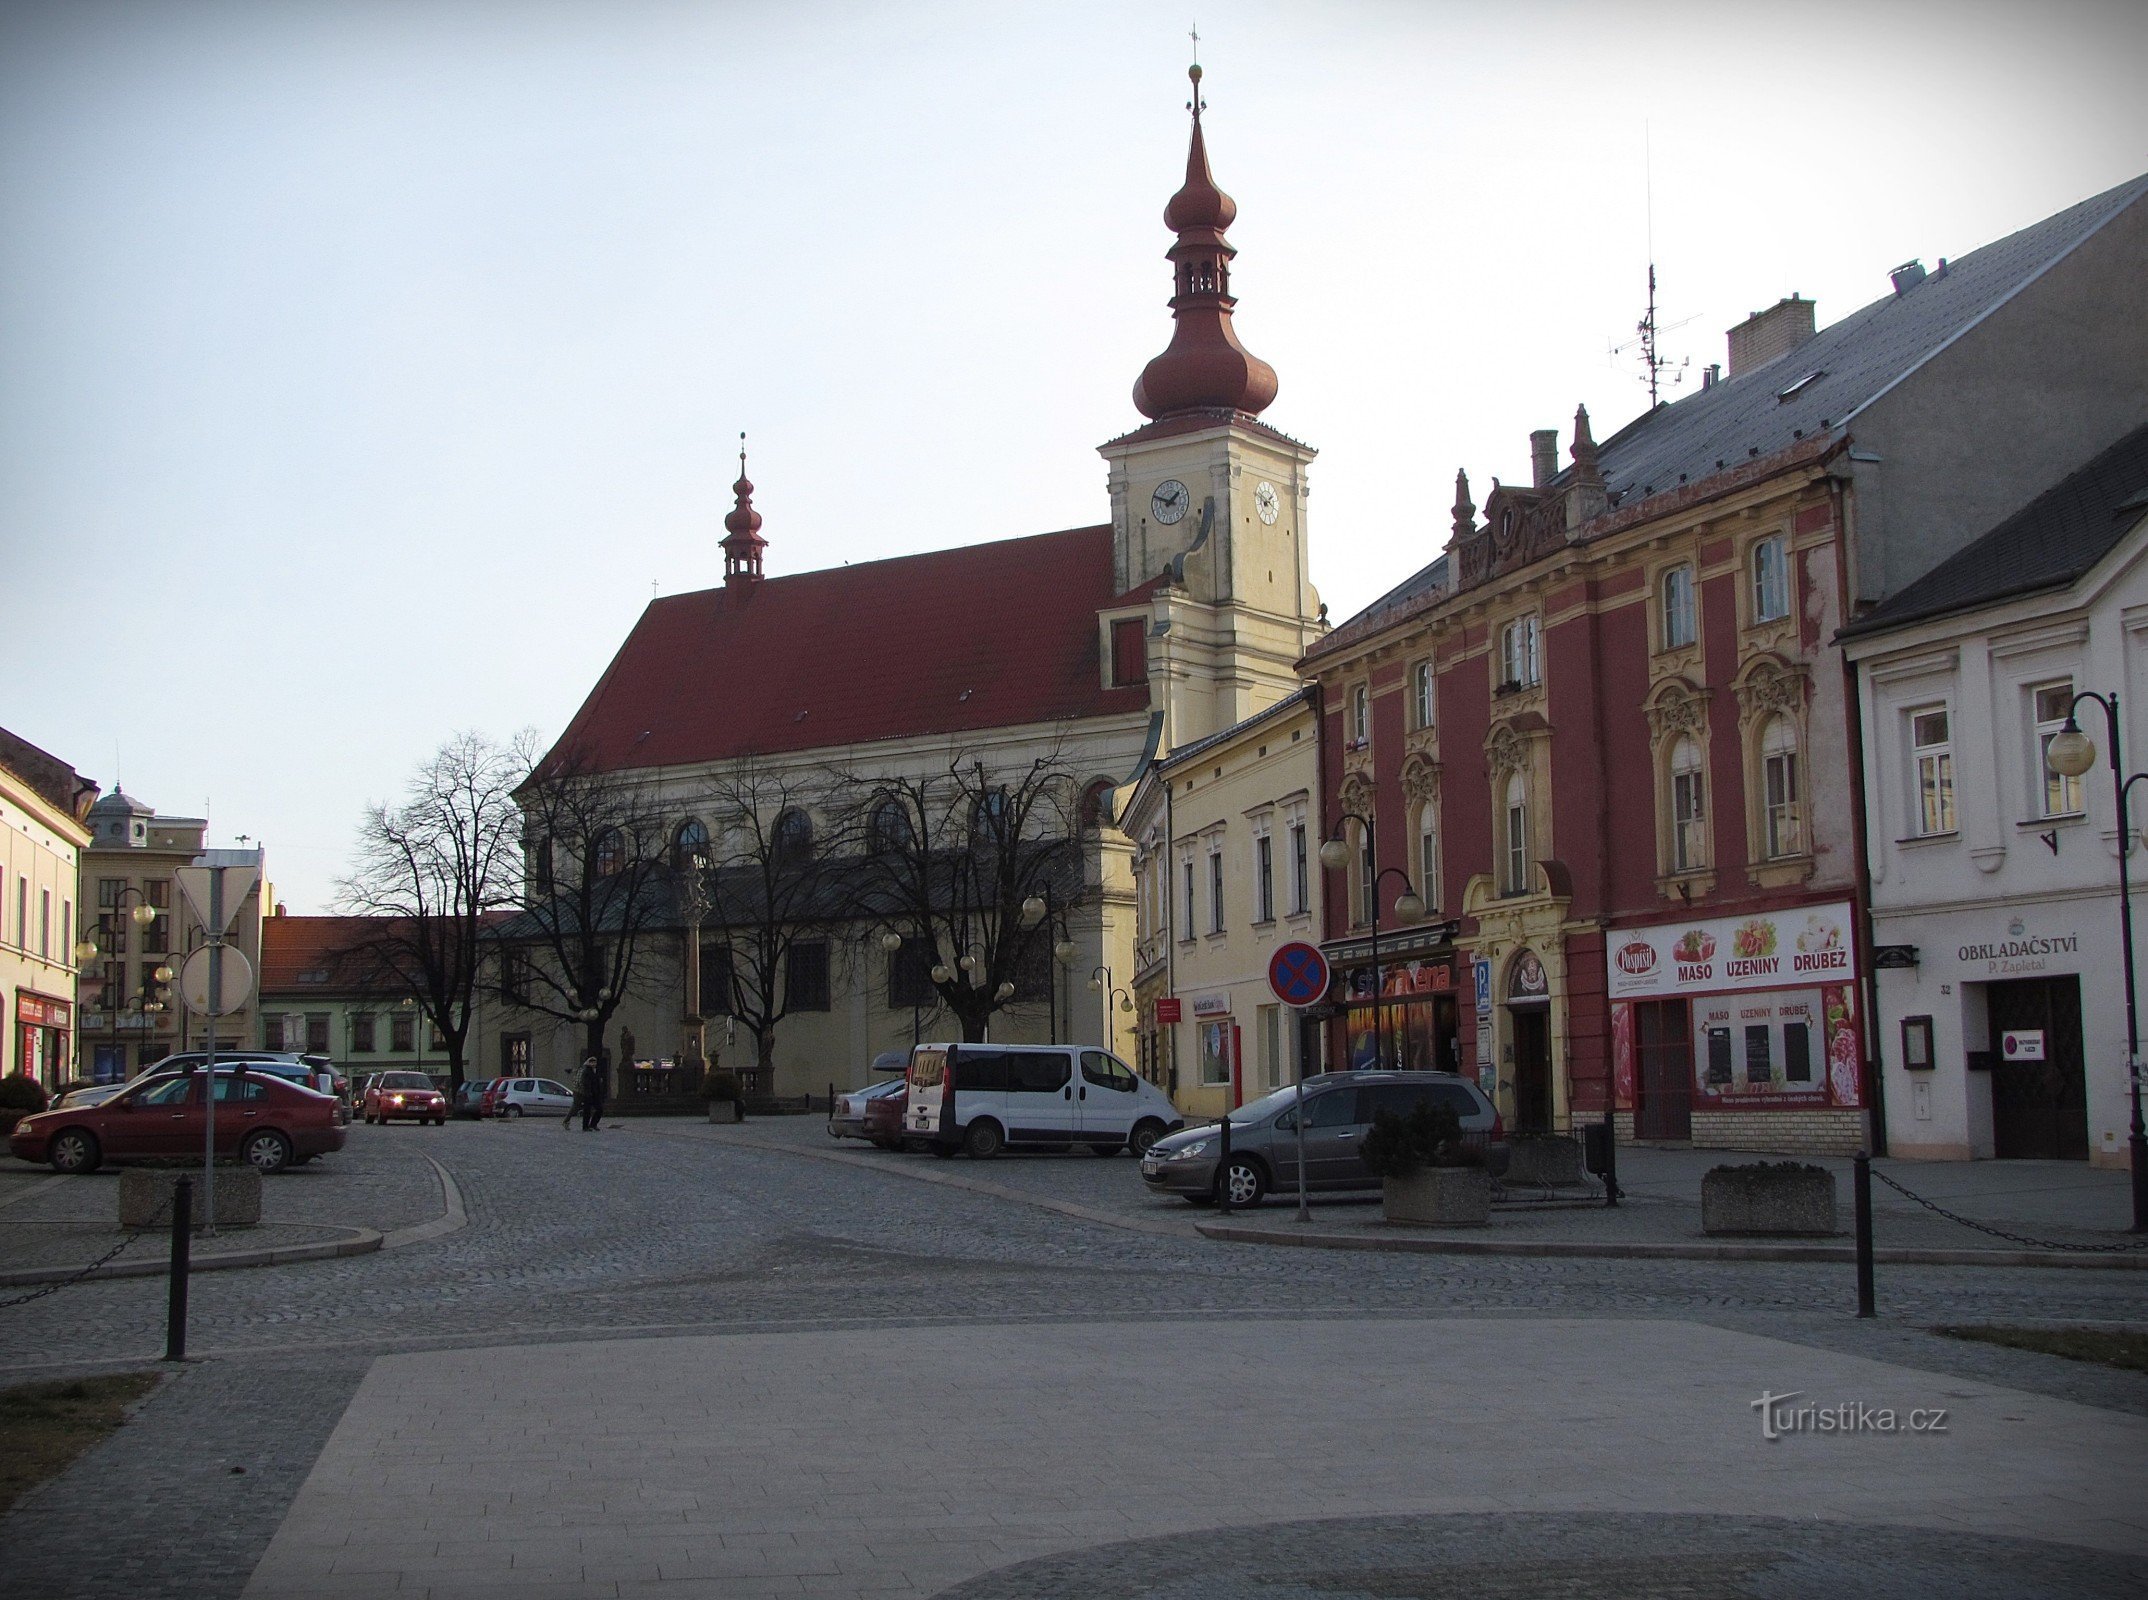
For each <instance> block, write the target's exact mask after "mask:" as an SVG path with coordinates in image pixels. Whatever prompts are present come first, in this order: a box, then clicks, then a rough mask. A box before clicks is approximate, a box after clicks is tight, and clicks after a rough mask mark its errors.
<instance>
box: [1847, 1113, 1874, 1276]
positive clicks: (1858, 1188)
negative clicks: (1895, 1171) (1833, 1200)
mask: <svg viewBox="0 0 2148 1600" xmlns="http://www.w3.org/2000/svg"><path fill="white" fill-rule="evenodd" d="M1855 1166H1856V1169H1857V1171H1856V1179H1855V1181H1854V1183H1853V1184H1852V1185H1851V1187H1852V1190H1853V1192H1854V1193H1855V1195H1856V1197H1857V1314H1858V1315H1859V1316H1860V1317H1869V1316H1872V1315H1874V1314H1875V1313H1874V1312H1873V1309H1872V1158H1871V1157H1870V1156H1868V1155H1866V1154H1865V1153H1864V1151H1862V1150H1860V1151H1858V1152H1857V1156H1856V1160H1855Z"/></svg>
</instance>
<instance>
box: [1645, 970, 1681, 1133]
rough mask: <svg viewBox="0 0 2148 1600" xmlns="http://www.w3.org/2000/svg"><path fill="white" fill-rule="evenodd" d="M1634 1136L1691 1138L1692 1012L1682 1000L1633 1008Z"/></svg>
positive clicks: (1660, 1001) (1646, 1004)
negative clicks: (1634, 1059)
mask: <svg viewBox="0 0 2148 1600" xmlns="http://www.w3.org/2000/svg"><path fill="white" fill-rule="evenodd" d="M1633 1036H1634V1053H1635V1056H1636V1057H1637V1059H1636V1061H1635V1063H1634V1065H1635V1067H1636V1069H1637V1070H1636V1072H1635V1082H1634V1088H1635V1091H1636V1098H1635V1100H1634V1106H1633V1136H1634V1137H1635V1138H1636V1139H1691V1138H1692V1137H1693V1014H1692V1008H1691V1007H1690V1006H1689V1005H1687V1003H1686V1002H1685V1001H1683V1000H1641V1001H1636V1002H1635V1003H1634V1008H1633Z"/></svg>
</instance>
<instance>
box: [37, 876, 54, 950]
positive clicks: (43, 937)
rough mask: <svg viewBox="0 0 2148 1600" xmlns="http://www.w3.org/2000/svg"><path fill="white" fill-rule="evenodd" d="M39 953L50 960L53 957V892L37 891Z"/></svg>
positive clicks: (48, 890)
mask: <svg viewBox="0 0 2148 1600" xmlns="http://www.w3.org/2000/svg"><path fill="white" fill-rule="evenodd" d="M37 953H38V954H39V955H41V956H44V957H45V958H47V959H48V960H49V959H50V958H51V956H52V891H51V890H50V889H40V890H38V891H37Z"/></svg>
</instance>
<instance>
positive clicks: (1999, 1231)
mask: <svg viewBox="0 0 2148 1600" xmlns="http://www.w3.org/2000/svg"><path fill="white" fill-rule="evenodd" d="M1871 1171H1872V1176H1873V1177H1875V1178H1877V1179H1879V1181H1880V1182H1881V1183H1884V1184H1885V1185H1886V1186H1887V1187H1888V1188H1890V1189H1892V1190H1893V1191H1894V1192H1895V1193H1896V1194H1898V1195H1901V1196H1902V1197H1903V1198H1904V1199H1907V1200H1914V1201H1916V1202H1917V1204H1918V1205H1920V1206H1922V1207H1924V1209H1925V1210H1927V1211H1931V1212H1935V1213H1937V1214H1938V1215H1940V1216H1942V1217H1945V1218H1946V1219H1947V1220H1948V1221H1949V1222H1958V1223H1960V1224H1961V1225H1962V1226H1963V1227H1965V1228H1974V1229H1975V1230H1976V1231H1977V1232H1978V1233H1988V1234H1990V1235H1991V1236H1992V1237H1993V1238H1994V1239H2004V1240H2005V1241H2006V1242H2007V1243H2008V1244H2018V1245H2020V1246H2022V1247H2023V1248H2024V1249H2028V1250H2073V1251H2077V1252H2079V1253H2081V1254H2083V1255H2125V1254H2127V1253H2129V1252H2131V1251H2134V1250H2148V1238H2141V1239H2135V1240H2131V1241H2130V1242H2127V1243H2124V1244H2069V1243H2067V1242H2066V1241H2065V1240H2062V1239H2035V1238H2031V1237H2030V1236H2029V1235H2028V1234H2025V1233H2009V1232H2008V1231H2007V1230H2006V1229H2004V1228H1995V1227H1993V1226H1992V1225H1991V1224H1990V1223H1988V1222H1978V1221H1977V1220H1976V1219H1975V1218H1974V1217H1965V1216H1963V1215H1962V1214H1961V1213H1960V1212H1958V1211H1949V1210H1948V1209H1947V1208H1946V1207H1945V1206H1943V1205H1940V1204H1939V1203H1938V1202H1937V1201H1933V1200H1927V1199H1925V1198H1924V1196H1923V1195H1921V1194H1918V1193H1917V1192H1916V1191H1915V1190H1912V1189H1905V1188H1903V1187H1902V1186H1901V1185H1900V1184H1899V1183H1896V1182H1895V1181H1894V1179H1892V1178H1890V1177H1888V1176H1887V1174H1886V1173H1884V1172H1882V1171H1880V1169H1879V1168H1878V1167H1873V1168H1872V1169H1871Z"/></svg>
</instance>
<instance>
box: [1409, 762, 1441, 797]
mask: <svg viewBox="0 0 2148 1600" xmlns="http://www.w3.org/2000/svg"><path fill="white" fill-rule="evenodd" d="M1402 794H1403V798H1404V799H1406V800H1408V801H1409V802H1410V804H1412V805H1420V806H1421V805H1434V804H1437V803H1438V801H1439V763H1438V762H1437V761H1427V760H1425V759H1423V758H1422V757H1413V758H1412V759H1411V760H1409V761H1408V762H1407V763H1405V764H1404V766H1403V768H1402Z"/></svg>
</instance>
